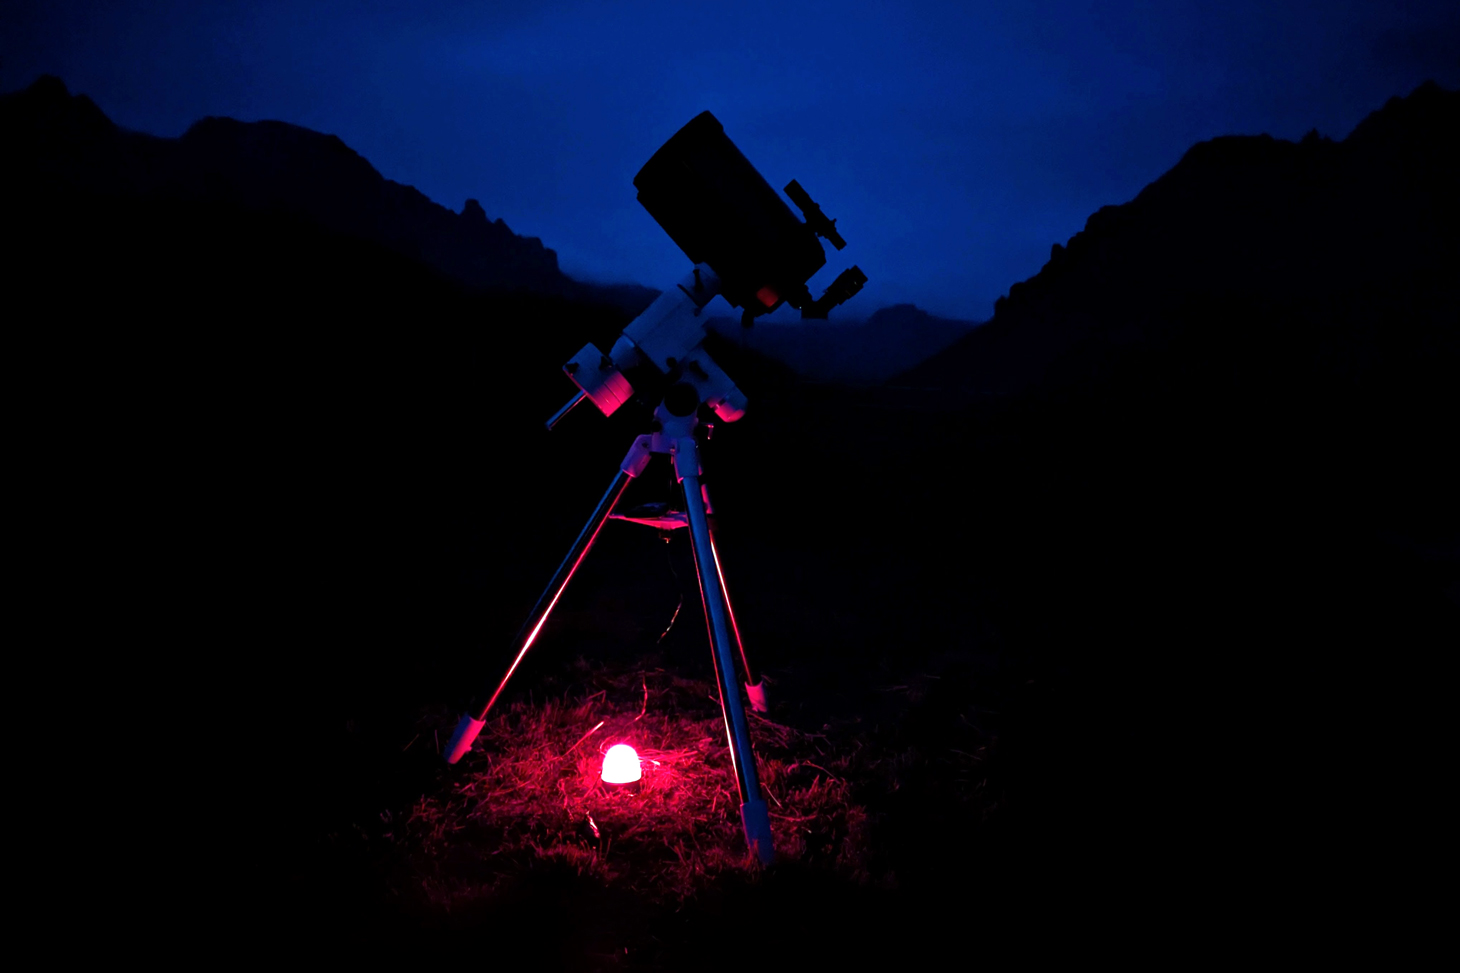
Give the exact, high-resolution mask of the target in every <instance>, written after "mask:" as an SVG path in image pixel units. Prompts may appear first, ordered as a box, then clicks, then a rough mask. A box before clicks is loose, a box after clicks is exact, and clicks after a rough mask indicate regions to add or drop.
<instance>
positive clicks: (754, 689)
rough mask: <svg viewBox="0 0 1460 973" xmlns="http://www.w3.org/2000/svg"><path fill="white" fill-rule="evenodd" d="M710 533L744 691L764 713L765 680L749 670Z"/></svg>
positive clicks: (712, 536)
mask: <svg viewBox="0 0 1460 973" xmlns="http://www.w3.org/2000/svg"><path fill="white" fill-rule="evenodd" d="M709 533H710V554H711V556H712V558H713V560H714V562H715V577H717V578H719V579H720V597H721V598H724V599H725V614H726V615H728V616H729V617H730V631H731V632H733V633H734V635H735V647H736V648H737V649H739V650H740V662H741V664H742V665H743V666H745V692H746V695H747V696H749V697H750V708H751V709H752V710H754V711H755V712H757V713H766V712H769V711H770V707H769V706H768V705H767V703H766V697H765V682H764V681H763V680H760V679H756V678H755V674H754V673H753V672H751V671H750V656H748V655H746V654H745V641H744V640H743V639H741V637H740V625H739V623H737V622H736V621H735V608H734V606H732V605H731V604H730V589H729V588H728V587H726V585H725V571H724V569H723V568H721V567H720V551H719V549H718V548H717V547H716V546H715V532H714V531H713V530H712V531H710V532H709Z"/></svg>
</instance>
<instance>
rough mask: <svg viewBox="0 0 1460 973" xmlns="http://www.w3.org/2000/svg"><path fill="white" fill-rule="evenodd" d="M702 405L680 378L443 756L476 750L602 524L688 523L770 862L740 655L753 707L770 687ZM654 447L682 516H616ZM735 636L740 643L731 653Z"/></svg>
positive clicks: (749, 802) (746, 813)
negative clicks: (733, 590) (707, 461)
mask: <svg viewBox="0 0 1460 973" xmlns="http://www.w3.org/2000/svg"><path fill="white" fill-rule="evenodd" d="M699 406H700V397H699V395H698V394H697V393H696V392H695V390H694V388H693V387H692V386H690V385H688V384H685V383H680V384H677V385H673V386H671V387H670V389H669V390H668V392H667V393H666V394H665V397H664V401H663V402H661V403H660V404H659V406H658V408H656V409H655V410H654V418H655V420H656V423H655V424H656V426H657V427H658V428H657V430H656V431H655V432H653V433H652V434H649V435H644V436H639V437H638V438H637V439H635V440H634V444H633V445H632V446H630V447H629V451H628V454H627V455H626V456H625V457H624V460H623V463H622V464H620V466H619V471H618V473H617V474H616V475H615V476H614V478H613V482H612V483H610V484H609V486H608V489H607V490H606V491H605V492H604V494H603V497H602V499H600V500H599V501H598V506H597V507H595V508H594V511H593V514H592V516H590V517H589V518H588V523H587V524H585V525H584V526H583V529H582V531H580V532H579V534H578V538H577V540H575V541H574V542H573V546H572V547H571V548H570V549H569V550H568V555H567V557H565V558H563V562H562V564H560V565H559V566H558V569H557V571H556V572H555V573H554V574H553V577H552V580H551V581H549V582H548V585H547V587H546V588H545V589H544V590H543V593H542V595H541V596H540V597H539V598H538V600H537V604H536V605H534V606H533V609H532V612H531V614H529V615H528V617H527V620H526V621H525V622H524V623H523V625H522V628H521V629H520V630H519V631H518V633H517V637H516V639H515V640H514V642H513V644H514V645H518V644H519V643H520V647H518V648H517V653H516V655H515V656H514V657H513V659H512V664H511V665H510V666H509V667H508V668H507V673H506V675H504V676H503V677H502V681H501V682H500V683H498V684H497V688H496V689H495V690H494V691H493V692H492V694H491V696H490V697H489V698H488V699H487V702H486V704H485V705H483V706H481V707H480V708H479V709H474V710H470V711H468V712H466V713H464V714H463V715H462V717H461V721H460V722H459V723H458V724H457V726H456V730H455V732H454V733H453V734H452V736H451V740H450V742H449V743H448V744H447V747H446V751H445V757H446V762H447V763H451V764H454V763H456V762H457V761H458V760H460V759H461V758H462V756H463V755H465V754H466V752H467V751H468V750H470V749H471V745H472V743H473V742H475V740H476V738H477V735H478V734H479V733H481V731H482V727H483V726H484V725H485V724H486V720H487V714H488V713H489V712H491V709H492V706H493V705H494V704H495V703H496V702H497V699H498V698H499V697H500V696H501V695H502V690H503V689H505V688H506V686H507V681H508V680H509V679H511V678H512V673H513V672H515V671H516V670H517V666H518V665H519V664H520V663H521V662H522V659H523V657H524V656H525V655H526V654H527V650H528V649H530V648H532V646H533V643H535V642H536V641H537V637H538V636H539V635H540V634H541V633H542V630H543V626H545V625H546V624H547V620H548V616H549V615H551V614H552V611H553V608H554V607H556V605H557V603H558V601H559V600H560V599H561V598H562V596H563V592H564V591H565V590H566V589H567V587H568V582H569V581H571V580H572V579H573V575H574V574H575V573H576V572H577V570H578V568H579V566H580V565H581V564H582V563H583V560H584V558H586V557H587V556H588V552H589V550H590V549H592V547H593V544H594V542H595V541H596V540H597V539H598V534H599V532H600V531H601V530H602V529H603V525H604V523H606V522H607V521H608V520H609V519H611V518H613V519H620V520H628V521H632V522H637V523H643V524H647V525H649V526H653V527H658V528H660V529H671V530H672V529H675V528H678V527H687V528H688V530H689V537H690V549H691V550H692V551H693V552H694V562H695V576H696V579H697V580H698V582H699V587H700V601H701V602H702V603H703V605H704V609H705V621H706V624H707V626H708V628H709V636H710V648H711V650H712V656H713V658H714V662H715V678H716V683H717V685H718V688H719V691H720V708H721V711H722V712H723V714H724V717H725V733H726V737H727V738H728V740H729V744H730V761H731V764H732V765H733V766H734V770H735V783H736V788H737V790H738V791H739V793H740V820H741V824H742V826H743V828H744V830H745V841H746V844H747V845H748V846H749V848H750V850H751V851H752V852H754V853H755V855H756V857H757V858H758V859H759V860H760V862H761V864H763V865H769V864H770V863H771V861H772V859H773V858H774V855H775V852H774V849H773V845H772V842H771V828H770V817H769V814H768V811H767V808H766V803H765V800H764V799H763V798H762V797H761V793H760V781H759V778H758V776H757V774H756V768H755V753H754V751H753V750H752V749H751V744H750V732H749V729H748V727H747V725H746V719H745V708H744V706H743V705H742V704H741V701H740V687H739V686H738V685H736V679H735V655H736V654H738V655H739V656H740V661H741V664H742V665H743V666H744V667H745V680H746V681H745V688H746V692H747V694H748V696H749V698H750V701H751V706H752V708H753V709H755V710H757V711H760V712H764V711H765V709H766V703H765V691H764V687H763V685H762V684H761V683H760V682H758V681H757V680H756V679H755V677H754V676H753V675H752V673H751V668H750V661H749V658H748V657H747V656H746V654H745V646H744V644H743V643H742V642H741V639H740V628H739V626H738V625H737V624H736V623H735V615H734V612H733V611H732V610H731V608H730V597H729V593H728V591H727V589H726V587H725V576H724V573H723V571H722V570H721V568H720V558H719V555H718V553H717V552H716V550H715V540H714V536H713V534H712V533H711V530H710V524H709V518H708V513H709V504H708V502H707V497H708V494H707V492H706V490H705V488H704V486H703V484H702V483H701V482H700V480H701V477H702V475H703V470H702V468H701V466H700V451H699V443H698V441H697V440H696V438H695V430H696V427H697V426H698V425H699V419H698V416H697V413H698V411H699ZM656 453H657V454H660V455H667V456H669V457H670V459H671V461H672V462H673V464H674V472H675V478H676V479H677V480H678V481H679V483H680V485H681V486H682V487H683V491H684V514H683V515H682V516H676V515H673V514H668V515H664V516H653V517H632V516H626V515H615V514H614V512H613V510H614V506H615V505H616V504H617V503H618V501H619V498H620V497H622V496H623V493H624V491H625V490H626V489H627V488H628V485H629V481H630V480H632V479H634V478H636V477H638V476H639V475H640V474H642V473H643V472H644V470H645V469H646V468H647V467H648V465H649V461H650V460H651V459H652V458H653V456H654V455H655V454H656ZM732 639H733V640H734V645H735V650H733V651H732V649H731V640H732Z"/></svg>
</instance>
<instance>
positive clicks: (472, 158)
mask: <svg viewBox="0 0 1460 973" xmlns="http://www.w3.org/2000/svg"><path fill="white" fill-rule="evenodd" d="M42 73H51V74H56V75H59V76H60V77H61V78H63V79H64V80H65V81H66V83H67V85H68V86H69V87H70V88H71V90H72V91H76V92H82V93H85V94H88V95H90V96H91V97H92V98H93V99H94V100H95V101H96V102H97V104H98V105H100V107H101V108H102V109H103V110H104V111H105V112H107V113H108V114H109V115H110V116H111V117H112V118H113V119H114V120H115V121H117V122H118V123H119V124H121V125H123V126H125V127H128V128H132V129H136V130H139V131H144V132H151V133H154V134H158V135H168V136H175V135H179V134H181V133H182V132H183V131H184V130H185V129H186V128H187V127H188V125H189V124H191V123H192V122H193V121H195V120H197V119H198V118H201V117H203V116H206V115H230V116H233V117H236V118H241V119H245V120H256V119H282V120H284V121H288V122H293V123H296V124H299V125H304V126H307V127H309V128H313V129H318V130H320V131H324V132H329V133H333V134H337V135H339V136H340V137H341V138H342V139H344V141H345V142H346V143H347V144H349V145H350V146H351V147H352V148H354V149H356V150H357V151H358V152H360V153H361V154H362V155H364V156H365V157H366V158H367V159H369V160H370V161H371V162H372V163H373V164H374V165H375V167H376V168H377V169H379V170H380V172H381V173H382V174H384V175H385V176H386V177H387V178H390V179H395V180H397V181H399V182H402V183H407V184H410V185H413V186H416V187H417V188H419V189H420V190H421V191H423V192H424V193H426V194H427V195H428V196H430V197H431V198H432V199H434V200H436V201H438V202H440V203H443V204H444V205H447V206H449V207H451V208H452V209H455V210H460V209H461V206H462V203H463V201H464V200H465V199H466V198H467V197H475V198H478V199H480V200H481V202H482V205H483V207H484V208H485V209H486V211H487V213H488V215H489V216H490V217H493V218H496V217H501V218H503V219H504V220H506V222H507V223H508V224H509V225H510V226H511V227H512V228H513V229H514V230H515V231H517V232H518V233H521V234H524V235H529V236H538V237H541V238H542V239H543V242H544V243H545V244H546V245H547V246H549V247H552V248H554V249H555V250H557V252H558V255H559V258H560V261H561V264H562V266H563V268H564V269H565V270H566V271H567V272H569V273H570V274H573V275H575V276H578V277H581V278H584V279H590V280H600V281H636V282H640V283H645V284H649V285H651V286H658V287H662V286H665V284H666V283H667V282H668V281H671V280H673V279H675V278H676V277H677V276H678V275H680V274H682V273H683V272H684V269H685V258H684V256H683V254H681V253H680V251H679V250H678V249H677V248H676V247H675V245H674V244H673V243H672V242H671V241H670V239H669V238H668V237H667V236H666V235H665V234H664V233H663V231H661V230H660V229H659V228H658V226H657V225H656V224H655V223H654V222H653V221H652V220H651V219H650V218H649V216H648V215H647V214H646V213H645V212H644V210H643V209H642V208H641V207H640V206H639V205H638V203H637V202H636V201H635V198H634V189H633V186H632V184H631V180H632V178H633V176H634V174H635V173H636V172H637V171H638V169H639V167H640V166H641V165H642V164H643V163H644V162H645V161H646V160H647V159H648V157H649V156H650V155H651V154H652V153H653V152H654V150H655V149H657V148H658V147H659V145H660V144H662V143H663V142H664V140H665V139H667V138H668V137H669V136H670V135H672V134H673V133H674V132H675V131H676V130H677V129H678V128H679V127H680V126H681V125H683V124H684V123H685V122H687V121H688V120H689V119H690V118H691V117H693V116H694V115H695V114H696V113H698V112H700V111H702V110H704V109H710V110H711V111H713V112H714V113H715V114H716V115H717V116H718V117H719V118H720V120H721V121H722V122H723V123H724V125H725V129H726V131H727V133H728V134H729V135H730V137H731V138H732V139H734V140H735V142H736V143H737V144H738V145H739V146H740V148H741V149H742V151H744V152H745V154H746V156H747V157H748V158H749V159H750V160H751V161H752V162H753V163H754V164H755V165H756V166H757V168H759V169H760V170H761V172H762V173H763V174H764V175H765V176H766V178H767V180H768V181H769V182H770V183H771V184H772V185H773V186H775V187H777V188H778V189H779V188H780V187H782V186H784V185H785V184H786V182H788V181H789V180H790V179H792V178H795V179H798V180H799V181H800V182H801V183H802V185H804V186H805V187H806V188H807V190H808V191H809V192H810V193H811V195H812V196H813V197H814V198H815V199H816V200H817V201H818V202H819V203H820V204H821V205H822V207H823V208H824V209H825V211H826V212H827V214H828V215H830V216H832V217H835V218H837V219H838V220H839V228H840V229H841V231H842V232H843V235H844V236H845V237H846V238H847V240H848V242H849V246H848V248H847V249H846V250H845V251H843V252H841V253H840V254H837V253H834V252H832V253H830V255H829V260H828V264H827V266H826V268H824V269H823V270H822V272H821V273H820V274H818V276H817V277H816V278H814V279H813V281H812V286H813V289H814V290H816V291H817V292H819V290H820V287H821V286H824V285H825V284H826V283H828V282H829V281H830V280H831V278H832V277H833V276H835V274H836V273H837V272H839V271H840V270H841V269H842V268H844V267H845V266H847V265H848V264H850V263H853V262H855V263H858V264H860V265H861V266H862V268H863V269H864V270H865V271H866V272H867V273H868V274H869V276H870V277H871V283H870V284H869V285H868V286H867V288H866V291H865V292H864V293H863V295H862V296H861V297H859V298H858V299H857V300H855V301H854V302H853V304H852V305H850V306H849V307H848V308H847V309H846V310H845V313H843V314H842V316H843V317H854V316H857V315H858V314H866V313H868V312H869V311H870V310H872V309H874V308H876V307H878V306H881V305H884V304H889V303H893V302H899V301H912V302H915V303H917V304H918V305H920V306H922V307H924V308H926V309H928V310H931V311H933V312H935V313H939V314H944V315H949V316H954V317H963V318H971V319H983V318H986V317H988V315H989V314H990V313H991V310H992V303H993V301H994V299H995V298H996V297H998V296H999V295H1000V294H1001V293H1004V292H1006V291H1007V289H1008V287H1009V285H1010V284H1011V283H1013V282H1015V281H1018V280H1021V279H1023V278H1026V277H1028V276H1030V275H1031V274H1033V273H1035V272H1036V271H1037V270H1038V269H1039V267H1040V266H1041V265H1042V264H1043V263H1044V261H1045V260H1046V259H1047V258H1048V254H1049V247H1050V244H1051V243H1053V242H1056V241H1064V240H1065V239H1067V238H1068V237H1069V236H1070V235H1071V234H1073V233H1075V232H1076V231H1077V230H1079V229H1080V228H1081V227H1082V226H1083V225H1084V221H1085V219H1086V217H1087V216H1088V215H1089V214H1090V213H1092V212H1093V211H1094V210H1096V209H1098V208H1099V207H1100V206H1102V205H1105V204H1108V203H1121V202H1124V201H1126V200H1128V199H1130V198H1131V197H1132V196H1133V195H1135V193H1137V192H1138V191H1139V190H1140V189H1141V187H1142V186H1144V185H1145V184H1147V183H1148V182H1150V181H1151V180H1153V179H1155V178H1156V177H1157V176H1159V175H1160V174H1161V173H1162V172H1164V171H1166V170H1167V169H1169V168H1170V167H1171V166H1172V165H1173V164H1175V163H1176V161H1177V160H1178V159H1180V157H1181V155H1182V153H1183V152H1184V151H1185V150H1186V149H1187V148H1188V147H1189V146H1190V145H1191V144H1192V143H1193V142H1196V141H1198V140H1201V139H1207V138H1212V137H1214V136H1218V135H1223V134H1257V133H1262V132H1267V133H1270V134H1272V135H1275V136H1278V137H1281V138H1290V139H1291V138H1298V137H1301V136H1302V135H1303V134H1304V133H1305V132H1307V131H1308V130H1309V129H1311V128H1314V127H1316V128H1317V129H1318V130H1319V131H1320V132H1321V133H1323V134H1325V135H1329V136H1331V137H1334V138H1342V137H1343V136H1345V135H1346V134H1347V133H1348V132H1349V130H1350V129H1352V127H1353V126H1354V125H1355V124H1356V123H1357V122H1358V121H1359V120H1360V119H1361V118H1363V116H1364V115H1365V114H1367V113H1368V112H1370V111H1372V110H1374V109H1376V108H1378V107H1379V106H1380V105H1382V104H1383V103H1384V101H1385V100H1386V99H1388V98H1389V97H1391V96H1393V95H1396V94H1407V93H1408V92H1409V91H1410V90H1412V89H1413V88H1414V87H1415V86H1416V85H1417V84H1419V83H1420V82H1421V81H1423V80H1424V79H1426V78H1434V79H1435V80H1437V81H1439V82H1440V83H1441V84H1442V85H1445V86H1446V87H1451V88H1453V87H1457V86H1460V5H1457V4H1455V3H1454V2H1453V0H1449V2H1419V0H1415V2H1394V0H1378V2H1351V0H1313V2H1260V0H1218V2H1200V3H1192V2H1185V3H1179V2H1178V3H1155V2H1137V0H1125V2H1112V3H1098V4H1097V3H1089V2H1084V3H1082V2H1073V0H1062V2H1044V3H1035V2H1027V0H1026V2H994V3H915V2H908V0H900V2H886V3H881V2H867V0H838V2H831V3H813V2H788V0H779V2H773V3H763V2H758V0H735V2H720V3H683V2H674V3H671V2H646V0H634V2H628V0H623V2H615V3H583V2H547V0H506V2H503V0H497V2H437V3H431V2H421V0H413V2H393V0H390V2H375V3H343V2H339V3H334V2H319V3H303V2H297V0H281V2H251V3H229V2H219V3H196V2H184V0H159V2H155V3H102V2H96V0H93V2H70V0H49V2H15V0H10V2H7V3H5V4H4V5H0V88H3V89H5V90H13V89H15V88H18V87H22V86H24V85H27V84H29V83H30V82H31V81H32V80H34V78H35V77H36V76H37V75H39V74H42ZM828 250H829V251H830V248H828ZM854 308H855V309H856V310H855V311H854V310H853V309H854ZM779 313H785V312H779Z"/></svg>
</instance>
